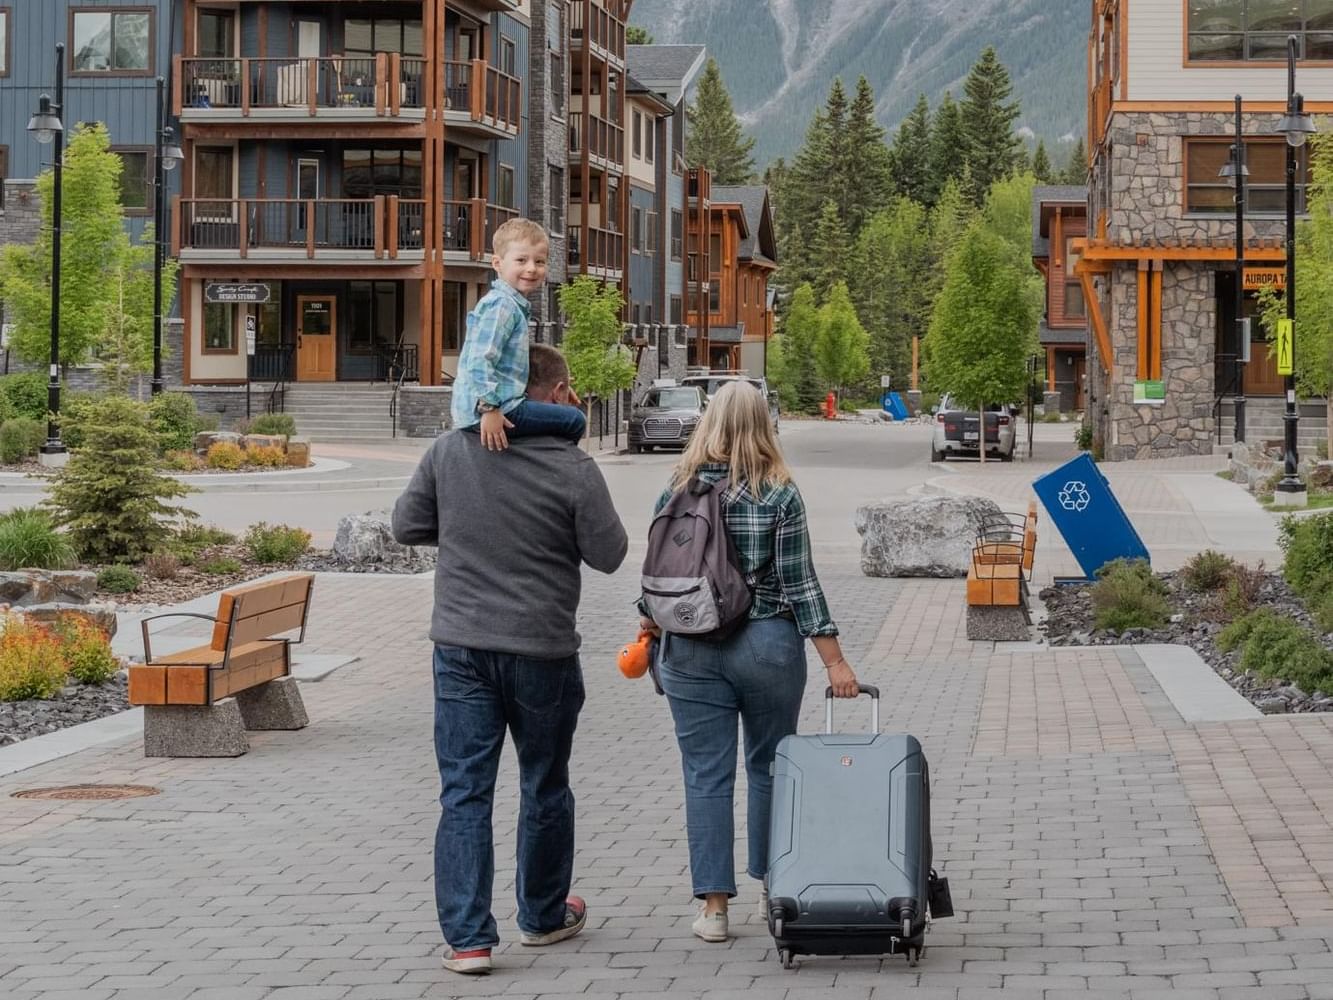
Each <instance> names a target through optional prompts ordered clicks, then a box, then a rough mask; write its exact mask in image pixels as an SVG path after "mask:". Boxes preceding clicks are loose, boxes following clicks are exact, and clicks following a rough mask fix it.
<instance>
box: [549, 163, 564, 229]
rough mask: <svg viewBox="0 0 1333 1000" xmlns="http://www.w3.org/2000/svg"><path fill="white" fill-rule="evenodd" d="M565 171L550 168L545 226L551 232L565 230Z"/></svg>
mask: <svg viewBox="0 0 1333 1000" xmlns="http://www.w3.org/2000/svg"><path fill="white" fill-rule="evenodd" d="M564 194H565V172H564V171H563V170H561V169H560V168H559V167H552V168H551V184H550V193H549V194H548V195H547V202H548V204H549V205H550V208H549V209H548V210H547V213H546V215H547V218H546V222H547V228H548V229H550V231H551V232H552V233H563V232H564V231H565V199H564Z"/></svg>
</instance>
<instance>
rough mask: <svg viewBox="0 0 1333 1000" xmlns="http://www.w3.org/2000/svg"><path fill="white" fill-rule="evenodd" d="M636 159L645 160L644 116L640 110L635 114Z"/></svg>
mask: <svg viewBox="0 0 1333 1000" xmlns="http://www.w3.org/2000/svg"><path fill="white" fill-rule="evenodd" d="M634 158H635V159H636V160H641V159H643V115H642V114H641V113H640V112H639V111H638V110H636V111H635V112H634Z"/></svg>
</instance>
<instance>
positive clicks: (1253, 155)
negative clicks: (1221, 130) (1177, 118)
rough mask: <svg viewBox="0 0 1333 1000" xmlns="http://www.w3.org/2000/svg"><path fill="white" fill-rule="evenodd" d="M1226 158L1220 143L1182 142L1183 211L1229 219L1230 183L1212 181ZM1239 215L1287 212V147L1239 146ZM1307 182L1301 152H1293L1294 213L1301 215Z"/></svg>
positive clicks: (1274, 142) (1274, 143)
mask: <svg viewBox="0 0 1333 1000" xmlns="http://www.w3.org/2000/svg"><path fill="white" fill-rule="evenodd" d="M1230 155H1231V144H1230V143H1229V142H1228V141H1227V140H1225V139H1187V140H1185V178H1186V185H1185V212H1186V213H1187V214H1196V215H1230V214H1232V213H1234V212H1235V210H1236V201H1235V194H1236V188H1235V185H1234V183H1233V182H1232V181H1231V180H1230V179H1229V178H1225V177H1219V176H1217V174H1218V171H1219V170H1221V169H1222V165H1223V164H1224V163H1226V162H1227V159H1228V158H1229V157H1230ZM1245 166H1246V167H1248V168H1249V171H1250V173H1249V176H1248V177H1247V179H1246V190H1245V210H1246V212H1248V213H1250V214H1253V215H1283V214H1284V213H1285V212H1286V210H1287V144H1286V142H1285V141H1283V140H1282V139H1280V138H1274V139H1247V140H1246V141H1245ZM1309 181H1310V157H1309V153H1308V151H1307V148H1306V147H1302V148H1301V149H1298V150H1297V151H1296V211H1297V212H1301V213H1304V212H1305V186H1306V184H1308V183H1309Z"/></svg>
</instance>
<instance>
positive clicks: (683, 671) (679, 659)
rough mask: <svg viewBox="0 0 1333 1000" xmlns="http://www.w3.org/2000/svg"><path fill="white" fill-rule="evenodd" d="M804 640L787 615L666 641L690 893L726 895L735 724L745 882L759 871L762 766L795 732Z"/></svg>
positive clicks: (763, 846)
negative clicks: (740, 740)
mask: <svg viewBox="0 0 1333 1000" xmlns="http://www.w3.org/2000/svg"><path fill="white" fill-rule="evenodd" d="M805 673H806V668H805V640H804V639H802V638H801V635H800V633H799V632H797V631H796V623H795V622H793V621H792V620H791V619H790V618H764V619H760V620H757V621H752V622H750V623H749V624H747V625H746V626H745V627H744V628H742V629H741V630H740V631H738V632H737V633H736V634H734V635H732V636H731V637H730V638H728V639H726V640H725V641H724V642H705V641H700V640H697V639H690V638H687V637H685V636H679V635H668V636H666V647H665V649H664V650H663V654H662V661H661V667H660V674H661V680H662V688H663V690H664V691H666V695H667V700H668V701H669V702H670V703H671V714H672V716H673V717H674V719H675V721H676V742H677V743H678V744H679V745H680V757H681V765H682V768H683V770H684V772H685V825H686V829H687V831H688V834H689V844H690V873H691V876H692V879H693V883H694V895H695V896H698V897H703V896H705V895H706V894H708V893H710V892H725V893H727V894H728V895H731V896H734V895H736V863H735V857H734V853H733V845H734V840H735V832H734V825H733V822H732V811H733V810H732V799H733V795H734V792H735V787H736V720H737V718H738V717H739V719H740V722H741V724H742V726H743V728H744V730H745V774H746V781H747V786H748V788H749V802H748V808H747V810H746V826H747V829H748V831H749V833H748V837H747V839H748V842H749V860H748V863H747V865H746V871H747V872H748V874H749V875H750V877H751V878H757V879H762V878H763V877H764V876H765V875H766V874H768V813H769V804H770V802H771V801H772V798H773V778H772V776H771V775H770V774H769V773H768V768H769V765H770V764H772V763H773V757H774V754H775V752H776V750H777V746H778V741H779V740H781V739H782V737H784V736H789V735H791V734H792V733H794V732H796V722H797V719H798V717H799V716H800V712H801V695H802V693H803V692H804V690H805Z"/></svg>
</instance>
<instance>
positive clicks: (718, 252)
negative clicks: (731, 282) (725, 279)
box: [708, 233, 722, 274]
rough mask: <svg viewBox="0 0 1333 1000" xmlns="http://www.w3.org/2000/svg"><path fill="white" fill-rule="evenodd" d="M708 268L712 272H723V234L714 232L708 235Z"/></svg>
mask: <svg viewBox="0 0 1333 1000" xmlns="http://www.w3.org/2000/svg"><path fill="white" fill-rule="evenodd" d="M708 270H709V272H710V273H712V274H721V273H722V234H721V233H712V234H711V235H710V236H709V237H708Z"/></svg>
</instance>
